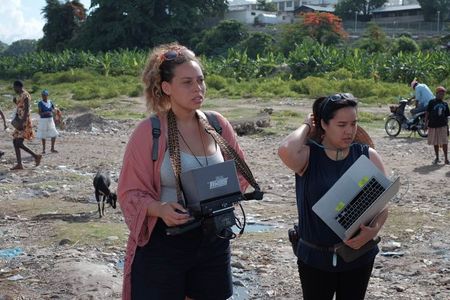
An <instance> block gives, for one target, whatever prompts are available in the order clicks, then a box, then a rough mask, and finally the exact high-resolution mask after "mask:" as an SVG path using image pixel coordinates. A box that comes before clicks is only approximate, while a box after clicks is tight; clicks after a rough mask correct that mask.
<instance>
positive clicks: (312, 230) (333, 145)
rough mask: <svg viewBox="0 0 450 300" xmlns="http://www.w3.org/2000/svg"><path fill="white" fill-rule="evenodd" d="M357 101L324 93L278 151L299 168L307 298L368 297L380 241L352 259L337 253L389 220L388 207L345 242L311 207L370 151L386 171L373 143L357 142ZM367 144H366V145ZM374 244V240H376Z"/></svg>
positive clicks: (301, 251)
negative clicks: (345, 258) (344, 257)
mask: <svg viewBox="0 0 450 300" xmlns="http://www.w3.org/2000/svg"><path fill="white" fill-rule="evenodd" d="M357 122H358V119H357V100H356V99H355V98H354V97H353V95H351V94H336V95H332V96H328V97H320V98H318V99H316V101H315V102H314V104H313V113H312V114H309V115H308V117H307V118H306V119H305V121H304V122H303V124H301V125H300V127H299V128H298V129H296V130H295V131H293V132H292V133H290V134H289V135H288V136H287V137H286V138H284V139H283V141H282V142H281V144H280V146H279V149H278V155H279V156H280V158H281V160H282V161H283V163H284V164H285V165H286V166H287V167H288V168H289V169H291V170H292V171H294V172H295V180H296V187H295V189H296V197H297V209H298V215H299V221H298V222H299V223H298V226H299V231H298V234H299V239H298V245H297V249H296V255H297V257H298V260H297V265H298V271H299V274H300V281H301V286H302V291H303V299H306V300H318V299H320V300H331V299H333V296H334V294H336V299H338V300H339V299H345V300H347V299H351V300H356V299H364V297H365V293H366V289H367V285H368V283H369V279H370V276H371V273H372V268H373V264H374V260H375V256H376V254H377V253H378V251H379V249H378V246H377V245H376V244H374V245H373V247H369V249H367V250H368V251H367V252H365V253H364V254H362V255H361V256H360V257H359V258H356V259H355V260H353V261H350V262H346V261H344V260H343V259H342V258H341V257H340V256H338V255H336V249H337V247H340V246H341V245H342V242H344V243H345V244H346V245H347V246H348V247H350V248H352V249H359V248H361V247H362V246H364V245H366V244H367V243H368V242H370V241H371V240H373V239H374V238H375V237H376V236H377V235H378V232H379V231H380V229H381V227H382V226H383V224H384V222H385V221H386V218H387V215H388V211H387V208H384V209H383V210H382V212H380V214H378V215H377V216H376V217H375V218H374V220H372V222H371V224H370V225H368V226H364V225H361V226H360V231H359V232H358V233H357V234H356V236H354V237H352V238H351V239H348V240H345V241H342V240H341V239H340V237H339V236H337V235H336V234H335V233H334V231H333V230H332V229H330V228H329V227H328V226H327V225H326V224H325V223H324V222H323V221H322V220H321V219H320V218H319V217H318V216H317V215H316V214H315V213H314V212H313V210H312V207H313V205H314V204H315V203H316V202H317V201H319V199H320V198H321V197H322V196H323V195H324V194H325V193H326V192H327V191H328V190H329V189H330V188H331V187H332V186H333V185H334V183H335V182H336V181H337V180H338V179H339V178H340V176H341V175H342V174H343V173H345V171H346V170H347V169H348V168H349V167H350V166H351V165H352V164H353V163H354V162H355V161H356V160H357V159H358V158H359V157H360V156H361V155H366V156H367V157H368V158H369V159H370V160H371V161H372V162H373V163H374V164H375V165H376V166H377V167H378V168H379V169H380V170H381V171H382V172H383V173H385V168H384V165H383V162H382V160H381V157H380V155H379V154H378V153H377V152H376V151H375V149H373V148H372V147H370V146H369V144H371V143H370V142H365V143H359V142H356V140H357V139H356V137H357V136H358V135H359V133H360V132H361V128H359V129H358V125H357ZM366 143H367V144H366ZM371 244H372V243H371Z"/></svg>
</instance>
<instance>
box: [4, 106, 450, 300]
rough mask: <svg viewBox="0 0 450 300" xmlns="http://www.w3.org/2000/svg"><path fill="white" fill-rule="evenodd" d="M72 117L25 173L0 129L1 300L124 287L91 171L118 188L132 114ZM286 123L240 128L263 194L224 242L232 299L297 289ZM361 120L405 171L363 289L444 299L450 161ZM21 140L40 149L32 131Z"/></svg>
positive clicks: (103, 292) (293, 295) (120, 225)
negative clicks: (244, 223) (271, 129)
mask: <svg viewBox="0 0 450 300" xmlns="http://www.w3.org/2000/svg"><path fill="white" fill-rule="evenodd" d="M213 107H214V109H215V110H218V111H221V112H225V113H226V112H227V111H230V110H231V109H234V110H235V111H236V110H237V111H239V110H242V111H243V112H244V111H248V110H249V109H250V110H253V111H258V110H260V109H263V108H267V107H269V108H272V109H273V110H274V111H286V110H289V111H293V112H297V113H299V114H300V116H301V118H299V120H298V122H299V123H300V122H301V121H302V120H303V115H304V114H306V112H308V111H309V107H310V103H308V102H307V101H292V100H277V101H258V100H251V99H250V100H224V99H222V100H214V106H213ZM136 109H142V105H138V104H136ZM365 110H366V111H370V112H372V113H379V114H384V113H385V112H386V114H387V112H388V111H389V110H388V107H387V106H383V107H375V106H374V107H363V108H361V111H365ZM9 113H10V112H6V114H7V116H8V115H9ZM235 115H236V113H235V112H234V113H233V116H235ZM76 116H81V118H79V119H75V117H76ZM33 117H34V118H36V117H37V116H33ZM70 117H72V122H71V123H69V124H68V126H67V130H64V131H61V136H60V138H58V140H57V147H56V148H57V149H58V150H59V153H57V154H46V155H44V158H43V161H42V165H41V166H39V167H34V166H33V160H32V159H31V158H30V157H29V156H28V155H26V154H23V156H24V165H25V168H26V169H25V170H23V171H14V172H11V171H9V168H10V167H11V166H13V164H14V162H15V156H14V154H13V148H12V142H11V138H10V134H11V130H9V131H7V132H4V131H0V149H1V150H2V151H5V152H6V154H5V156H3V157H2V159H1V160H0V207H1V209H0V300H3V299H5V300H6V299H119V298H120V296H121V283H122V267H123V256H124V251H125V242H126V237H127V229H126V227H125V225H124V222H123V217H122V214H121V211H120V208H119V207H118V208H117V209H116V210H113V209H112V208H110V207H108V208H107V209H106V210H107V214H106V216H105V217H104V218H102V219H99V217H98V214H97V205H96V202H95V199H94V190H93V186H92V179H93V176H94V175H95V173H96V171H97V170H99V169H102V170H108V171H109V172H110V174H111V176H112V178H113V181H114V182H113V187H112V188H113V190H115V188H116V184H117V183H116V181H117V178H118V174H119V171H120V167H121V160H122V155H123V152H124V148H125V146H126V143H127V140H128V137H129V135H130V133H131V131H132V130H133V128H134V126H135V124H136V122H134V121H112V120H104V119H101V118H96V117H95V116H93V115H90V114H88V113H86V112H84V113H82V114H81V113H80V114H78V115H75V114H74V115H70ZM233 118H234V119H237V118H238V117H233ZM34 123H35V124H37V120H35V122H34ZM380 124H381V123H380ZM272 125H273V126H275V125H277V124H276V121H273V124H272ZM291 129H292V127H290V126H289V125H285V126H278V127H277V131H278V134H267V135H251V136H242V137H239V142H240V144H241V146H242V148H243V149H244V150H245V152H246V156H247V161H248V163H249V165H250V167H251V169H252V171H253V173H254V175H255V177H256V179H257V181H258V182H259V183H260V185H261V186H262V188H263V189H264V190H265V191H266V192H267V193H266V195H265V197H264V200H263V201H259V202H256V201H250V202H246V203H243V206H244V208H245V211H246V213H247V216H248V219H249V221H250V222H249V224H248V232H247V233H245V234H244V235H243V236H242V237H240V238H238V239H236V240H233V241H232V251H233V258H232V266H233V276H234V286H235V295H234V296H233V299H235V300H238V299H300V298H301V288H300V283H299V279H298V272H297V267H296V259H295V257H294V255H293V253H292V249H291V246H290V244H289V242H288V240H287V229H288V228H289V227H290V226H291V225H292V224H293V223H294V222H295V221H296V207H295V199H294V176H293V174H292V172H290V171H289V170H287V169H286V168H285V167H284V166H283V165H282V164H281V162H280V160H279V158H278V157H277V154H276V151H277V150H276V149H277V146H278V144H279V142H280V140H281V139H282V137H283V136H284V135H285V134H286V133H287V132H288V131H289V130H291ZM366 129H367V130H368V131H369V133H370V134H371V136H372V138H373V139H374V141H375V145H376V149H377V151H378V152H379V153H380V154H381V156H382V157H383V159H384V162H385V165H386V166H387V168H388V169H389V170H391V171H392V172H393V174H395V175H399V176H401V180H402V188H401V191H400V197H398V198H396V199H395V201H394V202H392V204H391V206H390V216H389V219H388V221H387V223H386V225H385V228H384V229H383V231H382V233H381V236H382V242H381V244H380V245H381V248H382V251H381V253H380V255H378V257H377V259H376V262H375V268H374V271H373V274H372V278H371V281H370V284H369V288H368V292H367V297H366V299H450V238H449V231H448V228H447V227H448V225H449V217H450V211H449V207H450V180H449V178H450V166H449V165H444V164H443V163H442V162H441V163H440V164H438V165H433V164H432V161H433V158H434V154H433V151H432V148H431V146H428V145H427V144H426V140H425V139H422V138H419V137H415V136H411V137H410V136H409V133H403V132H402V133H401V134H400V135H399V136H398V137H396V138H389V137H387V135H386V133H385V132H384V129H383V128H382V125H381V126H378V128H366ZM149 134H150V133H149ZM28 145H29V146H30V147H31V148H32V149H34V150H39V151H40V149H41V148H40V147H41V146H40V142H39V141H37V140H34V141H32V142H30V143H28Z"/></svg>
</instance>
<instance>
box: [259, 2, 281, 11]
mask: <svg viewBox="0 0 450 300" xmlns="http://www.w3.org/2000/svg"><path fill="white" fill-rule="evenodd" d="M256 2H257V8H258V9H259V10H263V11H277V5H276V4H275V3H273V2H267V1H266V0H258V1H256Z"/></svg>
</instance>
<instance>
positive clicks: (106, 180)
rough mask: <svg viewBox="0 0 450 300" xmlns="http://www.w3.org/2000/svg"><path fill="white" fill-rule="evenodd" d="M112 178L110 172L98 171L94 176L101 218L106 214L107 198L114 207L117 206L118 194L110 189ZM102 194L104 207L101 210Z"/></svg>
mask: <svg viewBox="0 0 450 300" xmlns="http://www.w3.org/2000/svg"><path fill="white" fill-rule="evenodd" d="M110 185H111V178H110V177H109V174H108V173H105V172H101V171H98V172H97V174H96V175H95V177H94V188H95V199H96V200H97V205H98V214H99V216H100V218H101V217H102V216H104V215H105V200H106V203H109V204H110V205H111V206H112V208H114V209H115V208H116V202H117V195H116V193H112V192H111V191H110V190H109V186H110ZM100 195H103V199H102V209H101V210H100Z"/></svg>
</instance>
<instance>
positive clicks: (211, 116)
mask: <svg viewBox="0 0 450 300" xmlns="http://www.w3.org/2000/svg"><path fill="white" fill-rule="evenodd" d="M203 113H204V114H205V115H206V118H207V119H208V123H209V124H211V126H212V127H213V128H214V130H215V131H216V132H217V133H218V134H220V135H222V126H220V123H219V119H217V115H216V113H215V112H213V111H210V110H208V111H204V112H203Z"/></svg>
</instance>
